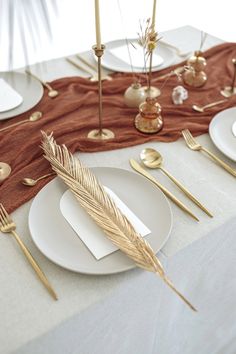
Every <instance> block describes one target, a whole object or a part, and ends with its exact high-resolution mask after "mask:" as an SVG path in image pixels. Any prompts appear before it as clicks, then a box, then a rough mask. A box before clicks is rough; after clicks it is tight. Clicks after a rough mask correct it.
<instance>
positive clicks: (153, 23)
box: [152, 0, 157, 29]
mask: <svg viewBox="0 0 236 354" xmlns="http://www.w3.org/2000/svg"><path fill="white" fill-rule="evenodd" d="M156 5H157V1H156V0H153V8H152V28H153V29H155V20H156Z"/></svg>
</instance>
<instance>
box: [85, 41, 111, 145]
mask: <svg viewBox="0 0 236 354" xmlns="http://www.w3.org/2000/svg"><path fill="white" fill-rule="evenodd" d="M104 49H105V46H104V45H103V44H102V45H101V48H97V46H93V50H94V52H95V55H96V56H97V58H98V102H99V103H98V104H99V106H98V107H99V111H98V119H99V120H98V129H93V130H91V131H90V132H89V133H88V135H87V138H88V139H94V140H95V139H96V140H109V139H113V138H114V137H115V134H114V133H113V132H112V131H111V130H109V129H103V127H102V75H101V57H102V55H103V53H104Z"/></svg>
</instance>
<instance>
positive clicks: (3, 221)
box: [0, 203, 58, 300]
mask: <svg viewBox="0 0 236 354" xmlns="http://www.w3.org/2000/svg"><path fill="white" fill-rule="evenodd" d="M0 230H1V231H2V232H3V233H7V234H8V233H9V234H12V235H13V236H14V237H15V239H16V241H17V243H18V244H19V246H20V247H21V249H22V251H23V252H24V254H25V256H26V258H27V259H28V261H29V262H30V264H31V265H32V267H33V268H34V270H35V272H36V274H37V275H38V277H39V279H40V280H41V282H42V283H43V285H44V286H45V287H46V289H47V290H48V292H49V293H50V294H51V296H52V297H53V298H54V299H55V300H57V299H58V298H57V295H56V293H55V291H54V290H53V288H52V286H51V285H50V283H49V281H48V279H47V278H46V276H45V274H44V273H43V271H42V270H41V269H40V267H39V266H38V264H37V263H36V261H35V259H34V258H33V256H32V255H31V253H30V251H29V250H28V249H27V248H26V246H25V245H24V243H23V242H22V241H21V239H20V237H19V235H18V234H17V233H16V231H15V230H16V224H15V223H14V222H13V220H12V218H11V217H10V215H9V214H8V213H7V211H6V209H5V208H4V206H3V205H2V204H1V203H0Z"/></svg>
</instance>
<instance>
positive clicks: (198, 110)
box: [192, 99, 227, 113]
mask: <svg viewBox="0 0 236 354" xmlns="http://www.w3.org/2000/svg"><path fill="white" fill-rule="evenodd" d="M226 101H227V100H226V99H224V100H220V101H216V102H212V103H208V104H206V105H205V106H198V105H196V104H194V105H193V106H192V109H193V110H194V111H196V112H200V113H203V112H204V111H205V109H207V108H211V107H214V106H217V105H218V104H221V103H224V102H226Z"/></svg>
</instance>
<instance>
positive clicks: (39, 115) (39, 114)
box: [0, 111, 43, 132]
mask: <svg viewBox="0 0 236 354" xmlns="http://www.w3.org/2000/svg"><path fill="white" fill-rule="evenodd" d="M42 116H43V114H42V112H39V111H38V112H34V113H32V114H31V116H30V117H29V118H28V119H24V120H21V121H20V122H17V123H14V124H10V125H8V126H7V127H4V128H2V129H0V132H2V131H3V130H6V129H8V128H12V127H15V126H17V125H20V124H23V123H27V122H36V121H37V120H39V119H40V118H42Z"/></svg>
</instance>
